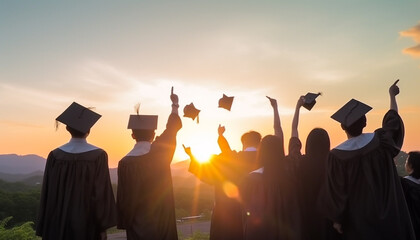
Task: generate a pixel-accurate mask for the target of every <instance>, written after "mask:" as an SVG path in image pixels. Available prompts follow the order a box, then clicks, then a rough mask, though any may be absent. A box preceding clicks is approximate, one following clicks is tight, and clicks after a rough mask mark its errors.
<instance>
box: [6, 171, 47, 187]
mask: <svg viewBox="0 0 420 240" xmlns="http://www.w3.org/2000/svg"><path fill="white" fill-rule="evenodd" d="M43 175H44V172H43V171H35V172H31V173H26V174H10V173H2V172H0V179H1V180H4V181H6V182H24V183H25V184H28V185H35V184H36V183H42V177H43Z"/></svg>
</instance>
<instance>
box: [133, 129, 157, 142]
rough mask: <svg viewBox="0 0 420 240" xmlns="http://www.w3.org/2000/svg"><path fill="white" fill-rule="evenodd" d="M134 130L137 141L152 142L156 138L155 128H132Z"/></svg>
mask: <svg viewBox="0 0 420 240" xmlns="http://www.w3.org/2000/svg"><path fill="white" fill-rule="evenodd" d="M132 131H133V138H134V139H136V141H137V142H140V141H147V142H152V141H153V139H154V138H155V130H150V129H132Z"/></svg>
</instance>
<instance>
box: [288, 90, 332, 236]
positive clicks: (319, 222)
mask: <svg viewBox="0 0 420 240" xmlns="http://www.w3.org/2000/svg"><path fill="white" fill-rule="evenodd" d="M304 104H305V97H304V96H301V97H300V98H299V100H298V102H297V104H296V109H295V114H294V117H293V122H292V132H291V135H292V136H291V138H290V141H289V155H288V157H287V158H288V159H287V160H288V161H293V162H294V163H295V164H296V166H295V167H296V172H297V174H298V176H299V177H298V184H299V185H298V187H297V188H296V191H298V192H299V200H300V201H299V202H300V204H301V212H302V234H303V236H304V238H303V239H311V240H318V239H320V240H325V239H328V238H327V236H328V235H329V234H334V232H333V229H332V222H331V221H328V220H327V218H325V216H324V215H323V214H322V212H321V211H320V209H319V208H318V206H317V199H318V197H319V194H320V191H321V187H322V186H323V184H324V179H325V166H326V163H327V159H328V154H329V152H330V138H329V136H328V133H327V131H325V130H324V129H322V128H314V129H313V130H312V131H311V132H310V133H309V135H308V137H307V138H306V146H305V154H304V155H302V153H301V149H302V143H301V141H300V139H299V131H298V125H299V112H300V108H301V107H302V106H303V105H304Z"/></svg>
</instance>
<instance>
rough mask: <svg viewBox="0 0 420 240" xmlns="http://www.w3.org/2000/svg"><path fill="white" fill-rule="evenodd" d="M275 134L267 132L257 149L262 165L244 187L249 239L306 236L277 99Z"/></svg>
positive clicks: (245, 214) (295, 178)
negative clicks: (286, 153)
mask: <svg viewBox="0 0 420 240" xmlns="http://www.w3.org/2000/svg"><path fill="white" fill-rule="evenodd" d="M270 103H271V105H272V107H273V110H274V126H275V130H276V131H275V135H268V136H265V137H264V138H263V139H262V141H261V144H260V147H259V149H258V153H257V160H258V161H259V163H260V164H261V168H259V169H258V170H256V171H253V172H251V173H250V174H249V175H248V176H247V178H246V180H245V181H244V184H243V185H242V187H241V193H242V196H243V201H244V234H245V239H286V240H288V239H302V238H301V234H302V231H301V218H300V209H299V204H298V193H297V176H296V173H295V172H294V166H292V164H291V163H292V162H291V161H286V159H285V155H284V142H283V132H282V130H281V125H280V117H279V115H278V110H277V101H276V100H275V99H271V98H270Z"/></svg>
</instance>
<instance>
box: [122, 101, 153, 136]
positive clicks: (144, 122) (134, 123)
mask: <svg viewBox="0 0 420 240" xmlns="http://www.w3.org/2000/svg"><path fill="white" fill-rule="evenodd" d="M134 110H135V111H136V113H137V114H133V115H130V118H129V119H128V126H127V128H128V129H139V130H155V129H156V128H157V123H158V116H157V115H139V110H140V103H137V104H136V105H135V106H134Z"/></svg>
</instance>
